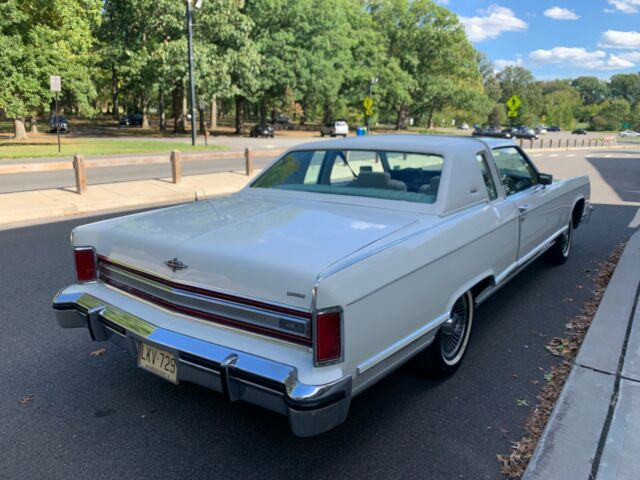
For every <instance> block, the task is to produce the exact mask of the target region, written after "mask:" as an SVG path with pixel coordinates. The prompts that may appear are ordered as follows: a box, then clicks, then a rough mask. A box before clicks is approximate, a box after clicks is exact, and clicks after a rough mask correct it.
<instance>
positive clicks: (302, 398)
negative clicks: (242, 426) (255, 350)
mask: <svg viewBox="0 0 640 480" xmlns="http://www.w3.org/2000/svg"><path fill="white" fill-rule="evenodd" d="M53 309H54V311H55V314H56V317H57V320H58V323H59V324H60V326H61V327H63V328H79V327H87V328H88V330H89V333H90V335H91V338H92V339H93V340H96V341H104V340H110V341H112V342H114V343H117V344H119V345H121V346H123V347H124V348H126V349H127V350H128V351H129V353H131V354H132V355H134V356H135V357H136V358H137V353H138V348H139V345H140V342H141V341H144V343H146V344H149V345H152V346H157V347H159V348H162V349H163V350H166V351H169V352H171V353H173V354H174V355H175V356H176V360H177V362H178V381H183V382H192V383H196V384H198V385H202V386H203V387H206V388H210V389H211V390H215V391H216V392H220V393H222V394H224V395H225V396H226V397H227V399H228V400H229V401H235V400H243V401H245V402H249V403H252V404H254V405H258V406H260V407H264V408H266V409H269V410H272V411H274V412H277V413H280V414H283V415H286V416H287V417H288V418H289V425H290V426H291V430H292V432H293V433H294V435H297V436H300V437H309V436H313V435H318V434H320V433H323V432H326V431H328V430H330V429H332V428H334V427H335V426H337V425H339V424H340V423H342V422H344V420H345V419H346V417H347V413H348V411H349V404H350V401H351V377H350V376H347V377H344V378H342V379H340V380H338V381H335V382H331V383H328V384H324V385H307V384H304V383H301V382H299V381H298V378H297V370H296V368H295V367H292V366H289V365H285V364H282V363H279V362H274V361H272V360H268V359H266V358H263V357H258V356H255V355H251V354H249V353H245V352H241V351H237V350H233V349H230V348H227V347H224V346H221V345H217V344H214V343H209V342H205V341H202V340H198V339H196V338H193V337H188V336H186V335H182V334H180V333H176V332H173V331H170V330H166V329H163V328H159V327H157V326H155V325H153V324H152V323H150V322H148V321H146V320H143V319H142V318H139V317H137V316H135V315H132V314H130V313H127V312H125V311H123V310H121V309H120V308H118V307H115V306H113V305H109V304H108V303H106V302H103V301H101V300H100V299H98V298H96V297H94V296H92V295H89V294H87V293H64V292H60V293H58V294H57V295H56V296H55V298H54V299H53Z"/></svg>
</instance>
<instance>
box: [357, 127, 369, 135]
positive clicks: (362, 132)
mask: <svg viewBox="0 0 640 480" xmlns="http://www.w3.org/2000/svg"><path fill="white" fill-rule="evenodd" d="M366 134H367V128H366V127H362V126H357V127H356V136H358V137H362V136H363V135H366Z"/></svg>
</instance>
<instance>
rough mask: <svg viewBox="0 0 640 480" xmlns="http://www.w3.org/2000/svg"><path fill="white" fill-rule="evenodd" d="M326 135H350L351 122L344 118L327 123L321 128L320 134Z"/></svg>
mask: <svg viewBox="0 0 640 480" xmlns="http://www.w3.org/2000/svg"><path fill="white" fill-rule="evenodd" d="M325 135H329V136H331V137H337V136H343V137H346V136H347V135H349V124H348V123H347V122H345V121H344V120H337V121H335V122H328V123H325V124H324V125H322V128H321V129H320V136H322V137H324V136H325Z"/></svg>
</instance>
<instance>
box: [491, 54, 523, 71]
mask: <svg viewBox="0 0 640 480" xmlns="http://www.w3.org/2000/svg"><path fill="white" fill-rule="evenodd" d="M521 66H522V58H516V59H515V60H503V59H498V60H496V61H494V62H493V67H494V68H493V71H494V72H495V73H498V72H501V71H502V70H504V69H505V68H507V67H521Z"/></svg>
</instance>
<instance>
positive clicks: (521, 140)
mask: <svg viewBox="0 0 640 480" xmlns="http://www.w3.org/2000/svg"><path fill="white" fill-rule="evenodd" d="M522 142H523V139H522V138H521V139H520V147H521V148H522Z"/></svg>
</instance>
